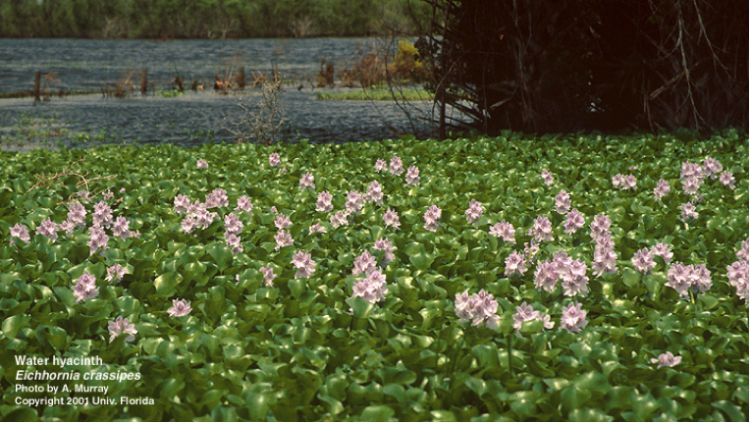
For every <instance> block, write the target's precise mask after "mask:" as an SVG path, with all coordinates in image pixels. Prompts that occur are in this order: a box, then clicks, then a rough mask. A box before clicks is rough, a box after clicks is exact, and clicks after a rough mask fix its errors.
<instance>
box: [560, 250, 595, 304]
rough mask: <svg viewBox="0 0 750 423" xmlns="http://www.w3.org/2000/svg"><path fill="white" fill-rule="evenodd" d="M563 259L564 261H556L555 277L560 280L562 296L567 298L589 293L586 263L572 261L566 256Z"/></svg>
mask: <svg viewBox="0 0 750 423" xmlns="http://www.w3.org/2000/svg"><path fill="white" fill-rule="evenodd" d="M563 254H565V253H563ZM565 258H566V259H565V260H556V262H557V263H556V264H557V275H558V277H559V278H560V280H561V285H562V288H563V294H565V296H567V297H575V296H576V295H586V294H587V293H588V292H589V287H588V283H589V278H588V276H586V271H587V267H586V263H584V262H583V261H581V260H572V259H570V257H568V256H567V254H565Z"/></svg>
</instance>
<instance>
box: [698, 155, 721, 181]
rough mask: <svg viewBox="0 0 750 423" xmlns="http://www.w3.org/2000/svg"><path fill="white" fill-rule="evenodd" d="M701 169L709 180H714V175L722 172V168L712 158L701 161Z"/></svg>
mask: <svg viewBox="0 0 750 423" xmlns="http://www.w3.org/2000/svg"><path fill="white" fill-rule="evenodd" d="M703 169H704V170H705V173H706V174H707V175H708V176H709V177H710V178H716V175H718V174H719V173H721V171H722V170H724V167H723V166H722V165H721V163H720V162H719V161H718V160H716V159H714V158H712V157H706V158H705V159H704V160H703Z"/></svg>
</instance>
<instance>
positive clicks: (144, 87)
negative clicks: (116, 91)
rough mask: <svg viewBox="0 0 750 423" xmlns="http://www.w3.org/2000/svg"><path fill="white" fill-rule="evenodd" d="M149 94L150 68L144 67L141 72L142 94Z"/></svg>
mask: <svg viewBox="0 0 750 423" xmlns="http://www.w3.org/2000/svg"><path fill="white" fill-rule="evenodd" d="M147 94H148V69H146V68H143V71H142V72H141V96H143V97H145V96H146V95H147Z"/></svg>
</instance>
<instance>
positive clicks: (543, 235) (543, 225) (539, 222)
mask: <svg viewBox="0 0 750 423" xmlns="http://www.w3.org/2000/svg"><path fill="white" fill-rule="evenodd" d="M529 236H530V237H532V238H534V241H536V242H544V241H552V240H553V239H554V237H553V236H552V222H550V220H549V219H548V218H547V217H546V216H537V218H536V219H534V224H533V225H532V227H531V228H530V229H529Z"/></svg>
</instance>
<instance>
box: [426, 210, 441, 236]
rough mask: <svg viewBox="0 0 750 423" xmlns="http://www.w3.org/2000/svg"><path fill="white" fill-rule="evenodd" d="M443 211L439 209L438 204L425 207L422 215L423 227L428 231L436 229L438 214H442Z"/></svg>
mask: <svg viewBox="0 0 750 423" xmlns="http://www.w3.org/2000/svg"><path fill="white" fill-rule="evenodd" d="M442 214H443V211H442V210H440V208H439V207H438V206H436V205H435V204H433V205H431V206H430V207H429V208H427V211H426V212H424V215H423V216H422V217H423V219H424V228H425V229H426V230H428V231H430V232H435V231H437V228H438V224H439V222H438V221H439V220H440V216H442Z"/></svg>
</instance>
